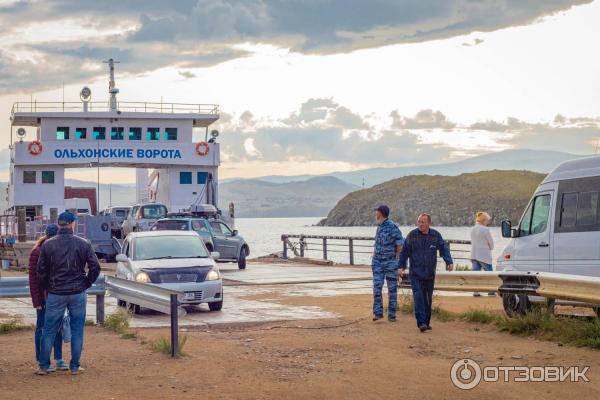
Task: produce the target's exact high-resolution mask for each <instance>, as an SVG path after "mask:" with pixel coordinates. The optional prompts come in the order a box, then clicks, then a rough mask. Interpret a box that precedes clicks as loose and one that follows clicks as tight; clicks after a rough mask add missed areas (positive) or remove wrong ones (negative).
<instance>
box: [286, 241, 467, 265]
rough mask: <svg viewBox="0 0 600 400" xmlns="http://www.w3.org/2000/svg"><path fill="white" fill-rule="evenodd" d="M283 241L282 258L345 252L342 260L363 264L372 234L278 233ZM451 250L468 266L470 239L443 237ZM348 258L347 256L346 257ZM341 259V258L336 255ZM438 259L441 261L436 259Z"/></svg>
mask: <svg viewBox="0 0 600 400" xmlns="http://www.w3.org/2000/svg"><path fill="white" fill-rule="evenodd" d="M281 241H282V243H283V258H288V256H289V255H290V252H292V253H293V254H294V255H295V256H296V257H308V256H311V257H321V258H322V259H323V260H329V259H330V256H331V253H334V254H333V255H334V256H335V254H345V256H344V259H346V260H348V264H350V265H355V264H361V263H362V264H364V263H366V260H369V257H368V255H371V254H373V248H374V247H373V243H374V241H375V238H374V237H372V236H334V235H304V234H284V235H281ZM446 243H447V244H448V246H449V248H450V249H451V253H452V258H453V259H454V260H455V261H457V262H458V263H460V261H464V262H465V264H467V265H470V260H471V259H470V257H469V253H470V251H471V249H470V246H471V241H469V240H454V239H451V240H446ZM346 257H347V258H346ZM335 258H337V259H340V257H335ZM438 261H439V262H441V260H438Z"/></svg>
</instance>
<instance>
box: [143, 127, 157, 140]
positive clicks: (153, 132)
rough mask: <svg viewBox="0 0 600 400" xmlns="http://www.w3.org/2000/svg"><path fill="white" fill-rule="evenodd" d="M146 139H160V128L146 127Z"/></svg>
mask: <svg viewBox="0 0 600 400" xmlns="http://www.w3.org/2000/svg"><path fill="white" fill-rule="evenodd" d="M146 140H160V128H148V131H147V132H146Z"/></svg>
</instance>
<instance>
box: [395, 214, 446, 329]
mask: <svg viewBox="0 0 600 400" xmlns="http://www.w3.org/2000/svg"><path fill="white" fill-rule="evenodd" d="M430 225H431V216H430V215H429V214H421V215H419V219H418V220H417V226H418V228H417V229H414V230H412V231H411V232H410V233H409V234H408V236H406V240H405V241H404V247H403V248H402V252H401V253H400V261H399V263H398V264H399V267H400V271H401V272H404V270H405V269H406V261H407V260H410V269H409V276H410V285H411V287H412V292H413V303H414V308H415V318H416V319H417V326H418V327H419V329H420V330H421V332H425V331H427V330H430V329H431V325H429V322H430V320H431V303H432V300H433V286H434V283H435V270H436V266H437V253H438V251H439V253H440V256H441V257H442V258H443V259H444V262H445V263H446V270H448V271H452V269H453V268H454V262H453V261H452V256H451V255H450V249H449V248H448V245H447V244H446V242H445V241H444V239H443V238H442V235H441V234H440V233H439V232H438V231H436V230H434V229H431V228H430Z"/></svg>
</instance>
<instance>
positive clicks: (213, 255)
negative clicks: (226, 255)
mask: <svg viewBox="0 0 600 400" xmlns="http://www.w3.org/2000/svg"><path fill="white" fill-rule="evenodd" d="M219 257H221V254H220V253H219V252H218V251H211V252H210V258H212V259H213V260H215V261H217V260H218V259H219Z"/></svg>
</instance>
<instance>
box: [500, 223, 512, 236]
mask: <svg viewBox="0 0 600 400" xmlns="http://www.w3.org/2000/svg"><path fill="white" fill-rule="evenodd" d="M502 237H503V238H510V237H512V223H511V222H510V221H502Z"/></svg>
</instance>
